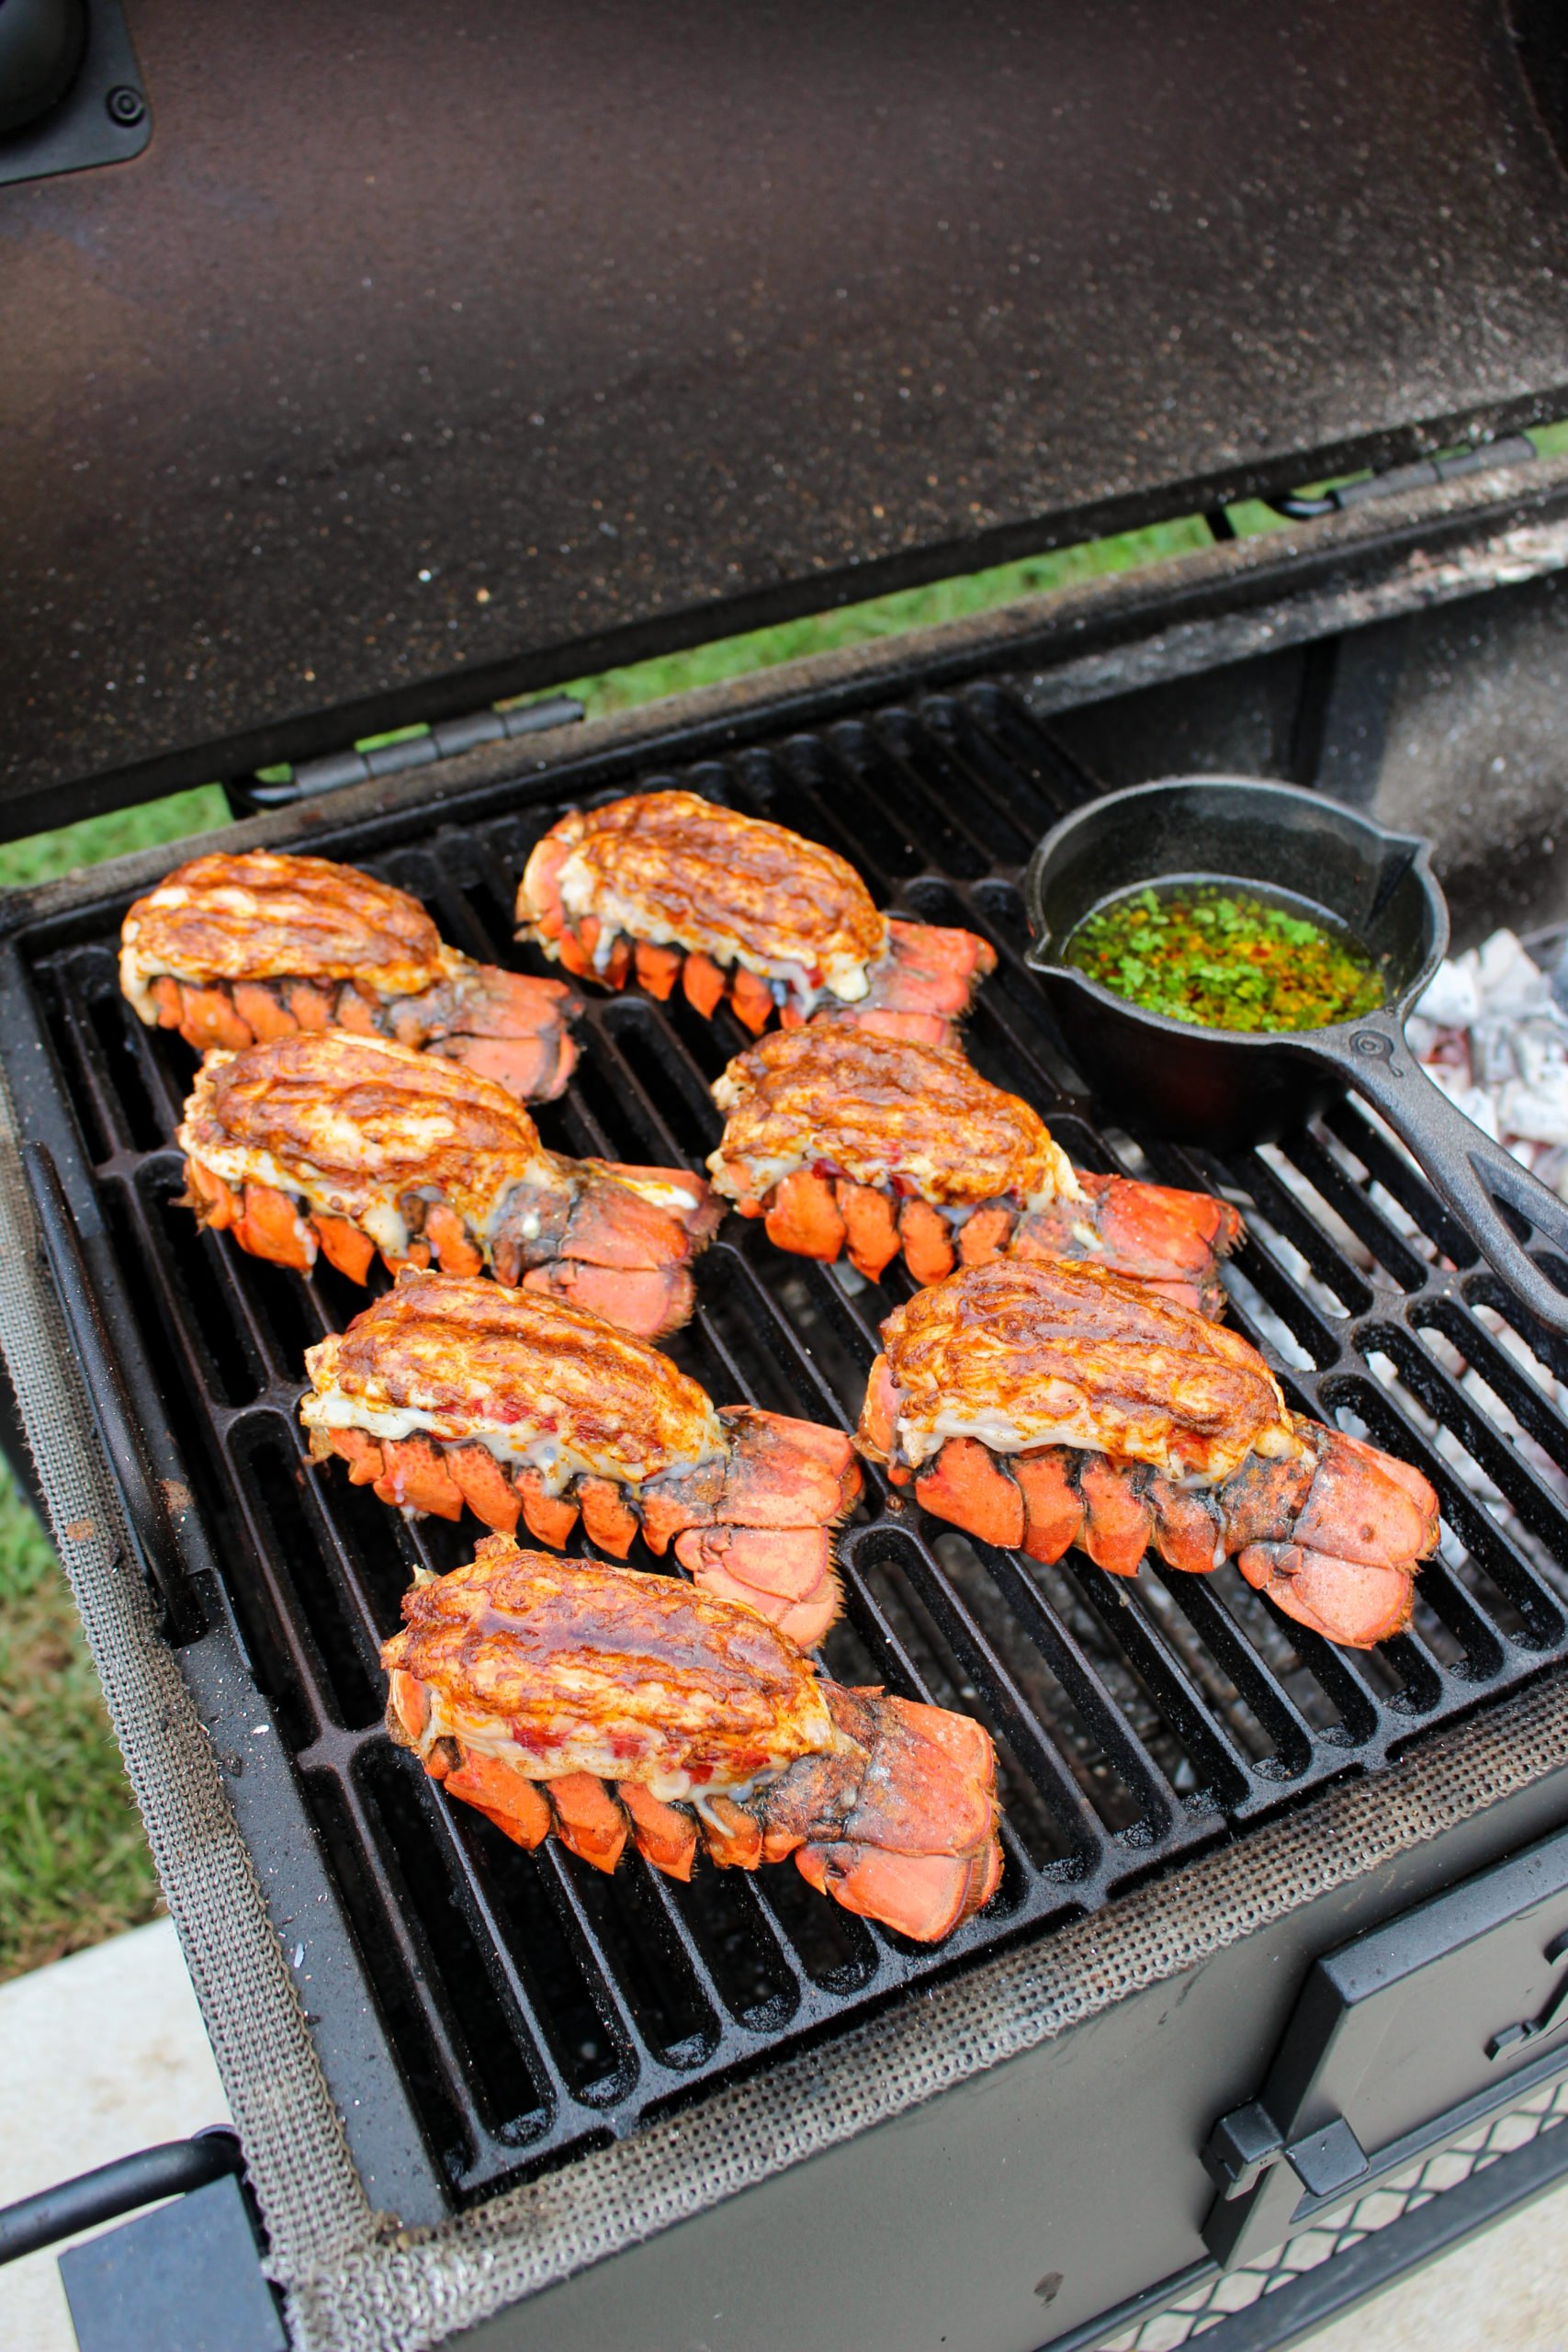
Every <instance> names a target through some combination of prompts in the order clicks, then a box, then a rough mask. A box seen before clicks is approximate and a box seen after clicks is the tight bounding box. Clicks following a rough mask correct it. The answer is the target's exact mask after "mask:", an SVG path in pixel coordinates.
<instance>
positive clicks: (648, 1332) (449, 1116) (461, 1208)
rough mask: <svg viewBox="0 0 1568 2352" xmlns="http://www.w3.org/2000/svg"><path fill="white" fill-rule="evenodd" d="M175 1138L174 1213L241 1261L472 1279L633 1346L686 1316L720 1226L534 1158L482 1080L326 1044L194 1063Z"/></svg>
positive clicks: (677, 1180)
mask: <svg viewBox="0 0 1568 2352" xmlns="http://www.w3.org/2000/svg"><path fill="white" fill-rule="evenodd" d="M178 1142H179V1145H180V1148H181V1149H182V1150H183V1151H184V1152H185V1154H186V1185H187V1191H186V1204H187V1205H188V1206H190V1207H192V1208H194V1209H195V1211H196V1213H197V1216H198V1217H199V1219H200V1220H201V1222H202V1223H203V1224H204V1225H206V1226H209V1227H212V1228H214V1229H215V1230H217V1231H220V1232H221V1231H228V1232H231V1233H232V1234H233V1236H234V1238H235V1240H236V1241H237V1242H238V1243H239V1244H240V1247H241V1248H242V1249H243V1250H250V1251H251V1252H252V1254H253V1255H254V1256H256V1257H259V1258H270V1259H272V1260H274V1261H276V1263H277V1264H279V1265H284V1266H292V1267H294V1268H295V1269H297V1270H298V1271H299V1272H301V1273H308V1272H310V1268H311V1267H312V1266H313V1265H314V1264H315V1261H316V1259H317V1257H318V1255H320V1256H322V1257H324V1258H325V1259H326V1260H327V1261H328V1262H329V1264H331V1265H333V1266H335V1267H336V1268H337V1269H338V1271H339V1272H342V1273H344V1274H347V1275H348V1276H349V1277H350V1279H351V1280H353V1281H355V1282H359V1283H362V1282H364V1281H365V1279H366V1277H367V1274H368V1272H369V1270H370V1266H371V1264H372V1262H373V1261H374V1260H375V1258H376V1257H377V1255H378V1254H379V1255H380V1256H381V1258H382V1259H383V1260H384V1261H385V1262H386V1263H387V1264H388V1265H389V1267H390V1268H391V1269H392V1270H393V1271H394V1272H397V1271H398V1270H399V1269H400V1267H402V1266H404V1265H413V1266H429V1265H430V1264H431V1263H432V1262H433V1261H435V1262H438V1263H439V1264H440V1266H441V1267H442V1269H443V1270H444V1271H445V1272H448V1273H455V1274H478V1273H482V1272H487V1271H488V1272H491V1273H493V1274H494V1275H495V1276H496V1277H497V1278H498V1280H499V1281H501V1282H502V1283H507V1284H511V1285H516V1284H519V1283H521V1284H523V1285H525V1286H526V1287H527V1288H529V1289H531V1290H542V1291H547V1292H549V1293H551V1294H552V1295H557V1296H564V1297H567V1298H570V1299H575V1300H576V1301H577V1302H578V1303H579V1304H580V1305H581V1306H587V1307H591V1308H592V1309H593V1310H594V1311H595V1312H597V1313H599V1314H601V1315H604V1316H605V1317H608V1318H609V1319H610V1320H611V1321H613V1322H616V1323H619V1324H620V1325H621V1326H622V1327H623V1328H624V1329H627V1330H635V1331H639V1332H641V1333H643V1334H644V1336H645V1337H647V1338H649V1339H657V1338H660V1337H662V1336H663V1334H664V1333H666V1332H668V1331H672V1330H675V1329H677V1328H678V1327H679V1326H680V1325H681V1324H682V1323H683V1322H684V1321H685V1320H686V1317H688V1316H689V1315H690V1313H691V1311H692V1307H693V1305H694V1299H695V1289H694V1283H693V1279H692V1273H691V1261H692V1260H693V1259H694V1257H695V1256H696V1255H697V1253H698V1252H699V1251H700V1250H703V1249H705V1247H706V1245H707V1243H708V1241H709V1240H710V1239H711V1238H712V1237H713V1234H714V1231H715V1229H716V1226H717V1223H718V1220H719V1217H720V1216H721V1215H722V1213H723V1212H722V1204H720V1203H719V1202H718V1201H717V1200H716V1197H715V1196H714V1194H713V1193H712V1192H711V1191H710V1189H709V1187H708V1185H707V1184H706V1183H705V1182H704V1181H703V1179H702V1178H701V1177H698V1176H691V1175H688V1174H687V1172H686V1170H684V1169H679V1168H668V1169H666V1168H623V1167H620V1166H617V1165H616V1164H615V1163H614V1162H611V1161H605V1160H593V1159H586V1160H576V1159H565V1158H563V1157H562V1156H561V1155H560V1154H559V1153H558V1152H551V1151H547V1150H546V1149H545V1148H544V1146H543V1145H542V1144H541V1143H540V1141H539V1137H538V1132H537V1130H536V1127H535V1125H534V1123H533V1121H532V1119H530V1118H529V1116H528V1114H527V1112H526V1111H525V1110H524V1108H523V1106H522V1104H521V1103H518V1102H517V1101H516V1100H515V1099H514V1098H513V1096H512V1095H511V1094H509V1093H508V1092H507V1091H506V1089H505V1088H504V1087H502V1086H501V1085H499V1084H497V1083H496V1082H495V1081H494V1080H491V1079H488V1078H484V1077H482V1076H480V1075H479V1072H478V1071H476V1070H474V1069H469V1068H468V1067H466V1066H465V1065H464V1064H462V1063H459V1062H451V1061H443V1060H440V1059H438V1058H435V1057H432V1056H431V1055H429V1054H422V1053H417V1052H415V1051H413V1050H412V1048H410V1047H408V1046H397V1045H393V1044H391V1043H389V1041H388V1040H387V1039H384V1038H380V1037H355V1036H350V1035H345V1034H344V1032H343V1031H341V1030H326V1031H323V1032H321V1034H319V1035H296V1036H289V1037H283V1038H278V1039H276V1040H275V1041H274V1042H273V1043H272V1044H270V1045H265V1046H248V1047H247V1048H246V1049H245V1051H244V1052H243V1053H240V1054H223V1053H216V1054H209V1056H208V1057H207V1059H206V1061H205V1062H204V1063H203V1065H202V1068H201V1070H200V1072H199V1073H198V1075H197V1081H196V1087H195V1091H193V1093H192V1094H191V1096H190V1099H189V1101H188V1102H187V1103H186V1115H185V1122H184V1124H183V1125H182V1126H181V1127H180V1129H179V1134H178Z"/></svg>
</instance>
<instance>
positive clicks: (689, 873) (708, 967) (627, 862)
mask: <svg viewBox="0 0 1568 2352" xmlns="http://www.w3.org/2000/svg"><path fill="white" fill-rule="evenodd" d="M517 922H518V933H517V936H518V937H519V939H527V940H532V941H535V942H536V944H538V945H539V946H540V947H542V948H543V949H544V952H545V954H546V955H547V956H552V957H554V958H555V959H556V960H558V962H559V963H561V964H563V965H564V966H565V967H566V969H567V970H568V971H569V972H573V973H575V974H577V975H578V977H579V978H582V979H586V980H596V981H598V982H599V983H600V985H601V986H602V987H604V988H615V989H619V988H624V987H625V986H626V981H627V980H628V979H630V978H632V977H633V976H634V975H635V977H636V978H637V980H639V981H640V982H641V984H642V986H643V987H644V988H645V989H648V990H649V994H650V995H653V996H656V997H659V998H660V999H663V998H667V997H669V996H670V995H671V993H672V992H673V990H674V989H675V988H676V987H677V985H678V986H679V987H680V989H682V993H683V995H684V996H685V997H686V999H687V1000H688V1001H689V1002H690V1003H692V1004H693V1005H694V1006H695V1007H696V1009H697V1011H698V1012H701V1013H702V1014H703V1015H704V1016H705V1017H706V1016H709V1015H711V1014H712V1013H713V1012H715V1011H716V1008H717V1006H718V1004H719V1002H720V1000H721V999H723V998H726V997H728V1001H729V1002H730V1004H731V1006H732V1007H733V1009H734V1011H735V1013H736V1015H737V1017H738V1019H739V1020H740V1021H741V1022H743V1023H744V1024H745V1025H746V1027H747V1028H748V1029H750V1030H751V1031H752V1032H753V1034H754V1035H761V1031H762V1030H763V1029H765V1028H766V1027H767V1025H768V1023H769V1022H770V1021H772V1019H773V1016H774V1014H775V1012H776V1013H777V1015H778V1017H779V1019H780V1021H781V1022H782V1023H784V1026H785V1027H786V1028H789V1027H797V1026H798V1025H799V1024H800V1023H802V1022H803V1021H805V1020H807V1018H808V1016H809V1015H810V1014H811V1013H812V1012H814V1011H815V1010H816V1009H817V1007H818V1005H822V1004H828V1005H834V1006H837V1007H839V1008H840V1009H842V1008H845V1007H853V1008H854V1009H855V1013H856V1017H857V1018H859V1019H863V1020H864V1021H865V1022H866V1023H869V1024H871V1025H872V1026H874V1027H875V1028H878V1029H880V1030H882V1031H883V1032H884V1033H885V1034H886V1035H899V1036H906V1037H923V1038H927V1039H930V1040H931V1041H932V1042H935V1043H940V1042H942V1040H943V1039H945V1038H947V1037H948V1036H950V1035H952V1032H953V1024H954V1023H955V1022H956V1021H957V1020H958V1019H959V1018H960V1017H961V1016H962V1015H963V1014H964V1012H967V1010H968V1007H969V1002H970V999H971V998H972V996H973V994H974V991H975V989H976V987H977V985H978V984H979V982H980V980H982V979H983V978H985V976H986V974H987V972H990V971H992V970H994V969H995V967H996V960H997V959H996V953H995V950H994V949H993V948H992V947H991V946H990V945H989V944H987V942H986V941H985V940H983V939H980V938H977V937H976V934H975V933H973V932H968V931H946V930H942V929H940V928H938V927H936V926H934V925H931V924H926V923H912V922H898V921H897V920H895V919H893V918H890V917H887V916H886V915H883V914H880V913H879V912H878V911H877V909H876V907H875V906H874V904H873V902H872V899H871V898H870V895H869V893H868V892H867V890H866V888H865V885H864V884H863V882H862V880H861V878H860V876H858V875H857V874H856V872H855V870H854V868H853V867H852V865H847V864H846V863H845V861H844V860H843V859H842V858H841V857H839V856H837V855H836V854H834V852H833V851H832V850H829V849H824V848H823V847H822V846H821V845H820V843H818V842H808V841H805V840H803V839H802V838H801V836H800V835H799V834H798V833H792V832H790V831H787V830H786V828H785V827H784V826H783V825H773V824H769V823H768V822H767V821H766V820H763V819H761V818H756V817H742V816H738V815H737V814H736V812H735V811H734V810H733V809H725V808H721V807H719V806H718V805H717V804H716V802H714V801H710V800H704V799H702V798H700V797H699V796H698V795H697V794H695V793H694V792H641V793H634V794H633V795H632V796H631V797H630V798H629V799H626V800H616V801H613V802H611V803H610V805H609V806H608V807H607V808H603V809H586V810H584V809H574V810H573V811H572V812H571V814H570V816H566V817H563V818H562V819H561V820H560V821H559V823H558V824H556V825H552V826H551V828H550V830H549V831H548V832H547V833H546V835H545V836H544V838H543V840H542V841H540V842H538V843H537V844H536V847H535V849H534V852H533V854H532V855H531V856H530V858H529V860H528V864H527V867H526V869H525V873H524V876H523V882H522V887H521V888H520V890H519V892H518V897H517Z"/></svg>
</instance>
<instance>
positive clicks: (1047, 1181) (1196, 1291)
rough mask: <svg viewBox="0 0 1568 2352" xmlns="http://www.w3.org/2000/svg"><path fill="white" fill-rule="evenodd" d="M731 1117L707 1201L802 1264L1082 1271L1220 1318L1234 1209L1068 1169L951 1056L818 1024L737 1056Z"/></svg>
mask: <svg viewBox="0 0 1568 2352" xmlns="http://www.w3.org/2000/svg"><path fill="white" fill-rule="evenodd" d="M713 1097H714V1101H715V1102H716V1103H717V1104H718V1106H719V1109H720V1110H721V1111H724V1112H726V1113H727V1114H728V1118H727V1121H726V1125H725V1130H724V1136H723V1140H722V1141H721V1142H720V1144H719V1147H718V1148H717V1150H716V1152H714V1153H713V1155H712V1156H711V1158H710V1159H709V1160H708V1167H709V1169H710V1170H711V1171H712V1174H713V1180H714V1186H715V1189H716V1191H717V1192H720V1193H723V1194H724V1195H725V1196H726V1198H727V1199H728V1200H731V1201H733V1202H734V1203H735V1204H736V1206H737V1207H738V1208H739V1211H740V1214H741V1216H761V1217H765V1218H766V1219H767V1231H768V1238H769V1239H770V1240H771V1241H774V1242H776V1243H777V1244H778V1246H779V1247H780V1249H783V1250H796V1251H798V1252H799V1254H800V1255H801V1256H803V1257H807V1258H823V1259H829V1260H831V1259H835V1258H838V1257H840V1256H844V1255H847V1256H848V1258H849V1259H850V1261H851V1262H852V1264H853V1265H854V1266H856V1267H858V1268H859V1270H860V1272H862V1273H863V1274H864V1275H865V1276H866V1277H867V1279H868V1280H869V1281H871V1282H876V1281H878V1280H879V1279H880V1277H881V1275H882V1274H883V1272H885V1270H886V1267H887V1266H888V1265H889V1264H890V1263H891V1261H893V1259H895V1258H896V1257H897V1255H898V1254H899V1252H900V1251H902V1252H903V1255H904V1258H905V1260H906V1261H907V1263H908V1268H909V1271H910V1272H911V1273H912V1274H913V1275H914V1277H915V1279H916V1281H917V1282H921V1283H934V1282H940V1281H941V1280H942V1277H943V1275H944V1274H950V1273H951V1272H953V1267H954V1266H955V1265H959V1264H963V1265H965V1266H983V1265H987V1264H988V1263H989V1262H990V1261H991V1260H992V1259H994V1258H1001V1257H1008V1258H1030V1259H1032V1258H1073V1259H1077V1258H1081V1259H1084V1260H1086V1261H1089V1262H1090V1263H1093V1264H1098V1265H1101V1266H1109V1267H1111V1268H1112V1269H1113V1270H1114V1271H1115V1272H1119V1273H1123V1274H1127V1275H1130V1276H1133V1277H1135V1278H1136V1279H1137V1280H1138V1281H1140V1282H1143V1283H1146V1284H1147V1286H1148V1287H1149V1288H1150V1289H1151V1290H1156V1291H1159V1292H1161V1293H1163V1294H1164V1295H1166V1296H1168V1297H1170V1298H1174V1299H1177V1300H1179V1302H1180V1304H1181V1305H1182V1306H1191V1307H1195V1308H1196V1309H1197V1310H1198V1311H1199V1312H1200V1313H1201V1314H1204V1315H1210V1316H1214V1317H1218V1316H1220V1315H1223V1313H1224V1303H1225V1295H1224V1286H1223V1284H1222V1283H1221V1281H1220V1273H1219V1260H1220V1258H1221V1256H1222V1255H1223V1254H1224V1251H1226V1250H1229V1249H1231V1248H1232V1247H1233V1246H1234V1245H1235V1241H1236V1239H1237V1238H1238V1237H1239V1235H1240V1232H1241V1219H1240V1217H1239V1216H1237V1214H1236V1212H1235V1209H1234V1208H1232V1207H1231V1205H1230V1204H1229V1203H1228V1202H1226V1201H1217V1200H1213V1199H1212V1198H1211V1197H1210V1196H1209V1194H1208V1193H1182V1192H1177V1191H1174V1190H1172V1189H1171V1188H1170V1187H1168V1186H1167V1185H1163V1184H1139V1183H1134V1182H1132V1181H1130V1179H1128V1178H1127V1177H1125V1176H1097V1175H1091V1174H1089V1171H1088V1170H1082V1169H1080V1170H1074V1169H1073V1167H1072V1166H1071V1165H1070V1163H1069V1161H1068V1159H1067V1158H1066V1154H1065V1153H1064V1152H1063V1151H1061V1150H1060V1149H1059V1148H1058V1147H1057V1146H1056V1145H1055V1143H1054V1142H1053V1141H1052V1139H1051V1136H1050V1133H1049V1130H1048V1129H1047V1128H1046V1127H1045V1126H1044V1125H1043V1123H1042V1121H1041V1120H1040V1118H1039V1117H1038V1115H1037V1114H1036V1113H1035V1112H1033V1111H1032V1110H1031V1108H1030V1106H1029V1104H1028V1103H1025V1102H1023V1101H1022V1100H1021V1098H1020V1097H1019V1096H1018V1095H1016V1094H1004V1093H1003V1091H1002V1090H1001V1088H1000V1087H998V1086H990V1085H988V1084H987V1081H986V1080H984V1079H983V1078H982V1077H981V1076H980V1074H979V1072H978V1071H977V1070H976V1069H973V1068H972V1067H971V1065H970V1063H969V1062H968V1061H967V1059H966V1058H965V1057H964V1054H963V1052H962V1051H961V1050H960V1049H959V1048H958V1047H957V1046H928V1045H923V1044H920V1043H919V1042H917V1041H915V1040H912V1039H909V1038H903V1037H884V1036H880V1035H877V1034H876V1033H875V1032H874V1031H871V1030H867V1029H864V1028H863V1027H861V1025H860V1024H859V1023H856V1022H853V1021H845V1020H838V1019H829V1018H826V1017H825V1018H822V1019H819V1020H816V1021H813V1022H811V1023H808V1025H807V1027H806V1028H804V1029H795V1030H789V1031H785V1030H779V1031H777V1032H775V1033H774V1034H773V1035H771V1036H767V1037H763V1038H762V1039H761V1041H760V1042H759V1043H758V1044H757V1045H755V1046H750V1048H749V1049H748V1051H747V1052H745V1053H743V1054H739V1055H737V1057H736V1058H735V1059H734V1060H733V1061H732V1062H731V1063H730V1065H729V1067H728V1069H727V1070H726V1071H725V1072H724V1075H723V1076H722V1077H721V1078H720V1079H719V1080H718V1081H717V1083H716V1085H715V1087H714V1090H713Z"/></svg>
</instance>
